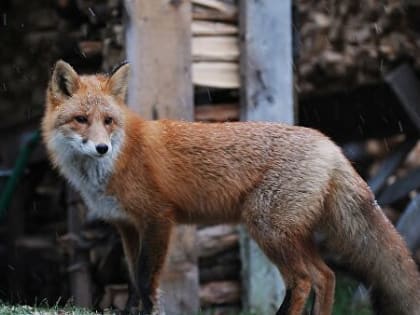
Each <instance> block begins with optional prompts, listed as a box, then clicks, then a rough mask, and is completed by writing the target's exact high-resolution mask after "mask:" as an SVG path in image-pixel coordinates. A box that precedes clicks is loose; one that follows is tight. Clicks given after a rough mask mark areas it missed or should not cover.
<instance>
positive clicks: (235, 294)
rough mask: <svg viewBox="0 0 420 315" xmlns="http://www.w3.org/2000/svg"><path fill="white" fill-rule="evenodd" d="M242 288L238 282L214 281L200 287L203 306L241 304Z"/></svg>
mask: <svg viewBox="0 0 420 315" xmlns="http://www.w3.org/2000/svg"><path fill="white" fill-rule="evenodd" d="M240 297H241V286H240V283H239V282H238V281H214V282H209V283H207V284H204V285H202V286H201V287H200V303H201V306H209V305H212V304H213V305H214V304H236V303H239V302H240Z"/></svg>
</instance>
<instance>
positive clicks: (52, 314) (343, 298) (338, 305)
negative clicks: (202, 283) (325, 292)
mask: <svg viewBox="0 0 420 315" xmlns="http://www.w3.org/2000/svg"><path fill="white" fill-rule="evenodd" d="M357 286H358V282H356V281H355V280H353V279H351V278H349V277H347V276H344V275H341V274H338V275H337V285H336V291H335V303H334V310H333V315H372V314H373V313H372V311H371V309H370V307H368V306H364V307H358V308H354V307H352V303H351V302H352V297H353V294H354V292H355V289H356V288H357ZM95 314H97V313H93V312H91V311H89V310H85V309H81V308H77V307H74V306H72V305H68V306H65V307H63V308H60V307H58V306H57V305H56V306H53V307H48V305H47V303H41V305H40V306H26V305H5V304H1V303H0V315H95ZM104 314H112V313H111V312H104ZM203 314H206V315H208V314H209V313H208V312H203V313H200V314H199V315H203ZM231 315H256V314H254V313H252V312H246V311H243V312H241V313H240V314H231Z"/></svg>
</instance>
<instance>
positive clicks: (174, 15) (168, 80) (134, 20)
mask: <svg viewBox="0 0 420 315" xmlns="http://www.w3.org/2000/svg"><path fill="white" fill-rule="evenodd" d="M125 5H126V9H127V12H128V16H129V18H128V21H127V31H126V42H127V57H128V61H129V62H130V63H131V69H132V71H131V81H130V86H129V95H128V104H129V106H131V107H132V108H133V109H134V110H136V111H137V112H138V113H140V114H141V115H142V116H143V117H144V118H146V119H160V118H172V119H182V120H192V119H193V88H192V81H191V61H192V57H191V3H190V1H186V0H184V1H179V0H156V1H149V0H137V1H135V0H126V1H125ZM161 288H162V291H163V305H164V308H165V311H166V314H167V315H175V314H196V313H198V310H199V298H198V291H199V289H198V267H197V251H196V230H195V227H191V226H188V227H187V226H180V227H178V228H177V230H176V231H175V233H174V235H173V238H172V248H171V252H170V255H169V258H168V263H167V268H166V271H165V273H164V275H163V281H162V286H161Z"/></svg>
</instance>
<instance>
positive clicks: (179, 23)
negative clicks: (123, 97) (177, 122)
mask: <svg viewBox="0 0 420 315" xmlns="http://www.w3.org/2000/svg"><path fill="white" fill-rule="evenodd" d="M126 5H127V11H128V13H129V14H130V18H129V19H128V24H127V30H126V31H127V35H126V37H127V39H128V40H127V58H128V60H129V61H130V63H131V66H132V67H131V72H132V76H131V79H132V80H131V81H130V85H129V92H128V103H129V105H130V106H131V107H132V108H133V109H134V110H135V111H137V112H138V113H140V114H141V115H143V116H144V117H146V118H151V119H157V118H163V117H166V118H173V119H186V120H192V117H193V109H192V95H193V92H192V87H191V71H190V68H191V59H192V58H191V4H190V2H189V1H182V2H179V1H163V0H157V1H144V0H143V1H126ZM140 104H141V105H140Z"/></svg>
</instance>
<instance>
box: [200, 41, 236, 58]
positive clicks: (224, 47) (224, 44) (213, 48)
mask: <svg viewBox="0 0 420 315" xmlns="http://www.w3.org/2000/svg"><path fill="white" fill-rule="evenodd" d="M192 54H193V59H194V61H237V60H238V59H239V41H238V38H237V37H236V36H194V37H193V39H192Z"/></svg>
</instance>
